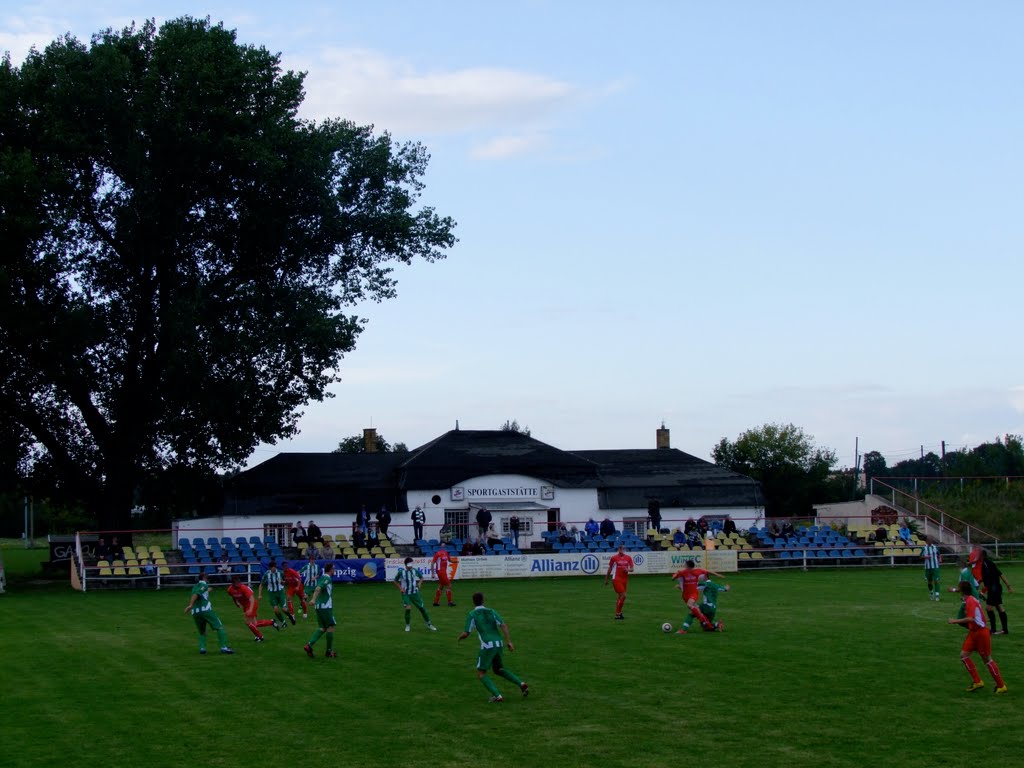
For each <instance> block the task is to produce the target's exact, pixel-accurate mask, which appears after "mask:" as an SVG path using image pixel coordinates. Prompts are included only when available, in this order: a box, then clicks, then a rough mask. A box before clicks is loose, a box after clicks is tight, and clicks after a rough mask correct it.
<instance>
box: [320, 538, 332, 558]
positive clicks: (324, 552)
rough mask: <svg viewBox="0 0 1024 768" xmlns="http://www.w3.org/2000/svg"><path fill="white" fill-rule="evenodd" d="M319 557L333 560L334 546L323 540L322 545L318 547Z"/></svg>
mask: <svg viewBox="0 0 1024 768" xmlns="http://www.w3.org/2000/svg"><path fill="white" fill-rule="evenodd" d="M320 557H322V558H323V559H324V560H333V559H334V558H335V554H334V547H332V546H331V542H329V541H326V542H324V545H323V547H322V548H321V549H320Z"/></svg>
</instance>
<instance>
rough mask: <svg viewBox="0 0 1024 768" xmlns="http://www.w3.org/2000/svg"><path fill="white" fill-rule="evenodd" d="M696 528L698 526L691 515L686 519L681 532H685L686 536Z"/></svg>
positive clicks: (697, 528) (696, 529)
mask: <svg viewBox="0 0 1024 768" xmlns="http://www.w3.org/2000/svg"><path fill="white" fill-rule="evenodd" d="M698 530H699V527H698V526H697V521H696V520H694V519H693V518H692V517H691V518H690V519H689V520H687V521H686V524H685V525H684V526H683V533H685V534H686V535H687V536H689V535H690V534H691V533H694V532H696V531H698Z"/></svg>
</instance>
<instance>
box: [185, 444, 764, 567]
mask: <svg viewBox="0 0 1024 768" xmlns="http://www.w3.org/2000/svg"><path fill="white" fill-rule="evenodd" d="M668 432H669V431H668V430H667V429H665V428H664V427H662V428H661V429H659V430H658V434H657V441H656V445H658V446H659V447H657V448H651V449H622V450H600V451H586V450H584V451H564V450H561V449H558V448H555V447H553V446H551V445H548V444H546V443H542V442H541V441H540V440H536V439H534V438H532V437H529V436H527V435H524V434H521V433H519V432H513V431H504V430H486V431H482V430H460V429H455V430H452V431H450V432H446V433H445V434H443V435H441V436H440V437H438V438H436V439H435V440H432V441H431V442H429V443H427V444H426V445H423V446H420V447H419V448H416V449H415V450H412V451H410V452H409V453H402V454H396V453H372V452H368V453H359V454H344V453H280V454H278V455H277V456H275V457H273V458H271V459H268V460H267V461H265V462H263V463H261V464H259V465H257V466H255V467H252V468H251V469H249V470H247V471H245V472H242V473H240V474H238V475H235V476H234V477H232V478H230V479H229V480H228V481H227V482H226V487H225V498H226V501H225V505H224V510H223V513H222V515H221V516H220V517H216V518H206V519H203V520H180V521H177V522H176V527H177V530H178V535H191V533H190V531H200V530H202V531H211V533H210V534H206V533H197V534H196V535H203V536H204V537H205V536H206V535H225V536H231V537H232V538H235V537H236V536H243V535H244V536H246V537H248V536H250V535H259V536H264V535H268V534H273V535H275V536H277V537H278V539H279V541H281V543H287V539H288V535H289V533H288V532H289V531H290V529H291V527H292V525H293V524H294V523H295V521H297V520H301V521H302V522H303V523H304V524H305V523H307V522H308V521H309V520H315V521H316V523H317V525H319V526H320V528H321V529H322V530H323V532H324V533H335V534H336V533H344V534H346V535H348V534H350V533H351V528H352V523H353V522H354V520H355V516H356V513H357V512H358V511H359V509H360V507H361V506H364V505H365V507H366V509H367V511H368V512H369V514H370V517H371V519H372V518H373V515H374V514H375V513H376V512H377V511H379V510H380V509H381V507H382V506H384V507H387V508H388V510H389V511H390V512H391V515H392V518H393V519H392V524H391V534H392V538H393V539H394V540H395V541H396V542H398V543H402V542H411V540H412V538H413V536H412V524H411V519H410V515H409V513H410V512H411V510H412V509H414V508H415V507H417V506H419V507H420V508H421V509H423V510H424V512H425V513H426V524H425V530H424V536H425V538H427V539H432V538H434V539H436V538H441V535H442V527H446V530H448V531H451V532H452V533H453V534H456V535H458V534H461V533H463V532H467V533H469V534H475V533H476V530H477V528H476V518H477V513H478V512H479V510H480V509H481V508H484V509H487V510H488V511H489V512H490V513H491V517H492V521H493V522H494V524H495V528H496V529H497V530H498V531H499V532H500V533H501V534H502V535H507V533H508V522H509V519H510V518H511V517H512V516H513V515H515V516H517V517H518V518H519V520H520V528H521V537H520V538H521V544H522V546H524V547H528V546H529V542H531V541H535V540H540V532H541V531H542V530H546V529H554V528H556V527H557V525H558V524H559V523H560V522H564V523H565V524H566V526H569V527H571V526H573V525H575V526H576V527H577V528H579V529H580V530H582V529H583V527H584V525H585V524H586V522H587V520H588V519H589V518H593V519H594V520H596V521H598V522H600V521H601V520H602V519H603V518H605V517H607V518H609V519H611V520H612V522H613V523H614V524H615V527H616V529H618V530H622V529H623V528H625V529H630V530H635V531H636V532H638V533H640V534H643V532H644V531H645V530H646V529H647V527H648V517H647V514H648V512H647V510H648V505H649V503H650V502H651V501H657V502H658V503H659V504H660V507H661V517H662V523H661V525H662V528H672V527H675V526H676V525H682V523H683V522H684V521H685V520H686V519H687V518H689V517H694V518H697V517H700V516H702V515H706V516H711V517H719V518H724V517H726V516H729V517H731V518H732V519H733V520H735V521H736V524H737V526H738V527H740V528H745V527H748V526H749V525H752V524H754V523H755V522H756V521H759V520H760V519H761V517H762V514H763V510H762V504H761V490H760V486H759V485H758V483H757V482H756V481H754V480H752V479H750V478H749V477H745V476H744V475H740V474H737V473H735V472H732V471H730V470H727V469H723V468H722V467H719V466H717V465H715V464H712V463H710V462H707V461H704V460H702V459H699V458H697V457H695V456H691V455H690V454H687V453H683V452H682V451H679V450H676V449H673V448H671V447H670V446H669V434H668ZM372 437H373V436H372V435H371V436H370V438H367V439H368V440H370V439H371V438H372ZM217 531H222V532H223V533H222V534H218V533H217Z"/></svg>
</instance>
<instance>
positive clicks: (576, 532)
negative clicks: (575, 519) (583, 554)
mask: <svg viewBox="0 0 1024 768" xmlns="http://www.w3.org/2000/svg"><path fill="white" fill-rule="evenodd" d="M569 535H570V536H571V537H572V540H573V541H575V542H576V543H577V544H579V542H580V529H579V528H577V527H576V526H575V525H574V526H572V527H571V528H569Z"/></svg>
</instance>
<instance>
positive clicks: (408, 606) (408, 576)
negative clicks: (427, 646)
mask: <svg viewBox="0 0 1024 768" xmlns="http://www.w3.org/2000/svg"><path fill="white" fill-rule="evenodd" d="M422 583H423V572H422V571H421V570H420V569H419V568H413V566H412V558H411V557H407V558H405V568H399V569H398V573H396V574H395V586H396V587H398V591H399V592H401V593H402V605H404V606H405V631H406V632H408V631H409V619H410V618H411V616H412V607H413V606H414V605H415V606H416V608H418V609H419V612H420V614H421V615H422V616H423V620H424V621H425V622H427V629H429V630H430V631H431V632H437V627H435V626H434V625H433V624H431V623H430V614H429V613H427V609H426V607H425V606H424V605H423V595H421V594H420V585H421V584H422Z"/></svg>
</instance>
